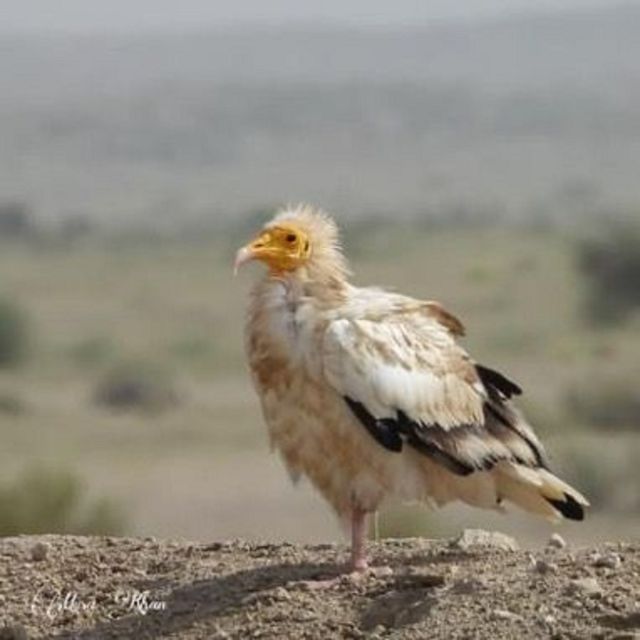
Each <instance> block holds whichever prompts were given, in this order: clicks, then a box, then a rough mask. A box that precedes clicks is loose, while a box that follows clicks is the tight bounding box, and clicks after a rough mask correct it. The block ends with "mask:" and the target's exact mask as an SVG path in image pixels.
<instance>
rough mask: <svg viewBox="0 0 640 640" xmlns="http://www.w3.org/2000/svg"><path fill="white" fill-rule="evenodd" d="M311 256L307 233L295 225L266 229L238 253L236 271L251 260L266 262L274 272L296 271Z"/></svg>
mask: <svg viewBox="0 0 640 640" xmlns="http://www.w3.org/2000/svg"><path fill="white" fill-rule="evenodd" d="M310 256H311V244H310V242H309V238H308V237H307V235H306V234H305V233H304V231H302V230H301V229H299V228H298V227H295V226H294V225H282V226H275V227H269V228H268V229H265V230H264V231H262V232H261V233H260V235H258V237H257V238H255V239H254V240H253V241H251V242H250V243H249V244H248V245H246V246H244V247H242V249H240V251H238V253H237V255H236V261H235V271H236V273H237V271H238V269H239V268H240V267H241V266H242V265H243V264H246V263H247V262H249V261H251V260H260V261H262V262H264V263H265V264H266V265H267V267H268V268H269V270H270V271H271V272H272V273H274V274H282V273H286V272H287V271H295V270H296V269H298V268H299V267H300V266H302V265H303V264H304V263H305V262H306V261H307V260H308V259H309V257H310Z"/></svg>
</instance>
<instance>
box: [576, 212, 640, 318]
mask: <svg viewBox="0 0 640 640" xmlns="http://www.w3.org/2000/svg"><path fill="white" fill-rule="evenodd" d="M578 264H579V266H580V269H581V271H582V272H583V273H584V275H585V277H586V279H587V286H588V290H587V293H588V297H587V311H588V312H589V315H590V317H591V318H592V320H593V321H594V322H597V323H615V322H617V321H620V320H624V319H625V318H626V317H627V316H629V314H630V313H631V312H633V311H635V310H637V309H639V308H640V223H638V222H634V221H618V220H614V221H613V222H610V223H609V224H608V225H607V226H606V227H604V226H601V227H600V228H599V233H598V234H597V235H594V236H592V237H589V238H587V239H584V240H582V242H581V243H579V245H578Z"/></svg>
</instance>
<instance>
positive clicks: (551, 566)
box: [531, 558, 558, 575]
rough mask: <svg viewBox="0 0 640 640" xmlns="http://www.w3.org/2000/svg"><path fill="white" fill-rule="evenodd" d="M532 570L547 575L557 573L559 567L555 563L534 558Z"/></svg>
mask: <svg viewBox="0 0 640 640" xmlns="http://www.w3.org/2000/svg"><path fill="white" fill-rule="evenodd" d="M531 568H532V569H533V570H534V571H535V572H536V573H540V574H541V575H545V574H547V573H557V572H558V565H557V564H555V563H554V562H547V561H546V560H542V559H541V558H532V561H531Z"/></svg>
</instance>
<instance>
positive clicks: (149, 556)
mask: <svg viewBox="0 0 640 640" xmlns="http://www.w3.org/2000/svg"><path fill="white" fill-rule="evenodd" d="M552 542H553V541H552ZM346 553H347V550H346V548H344V547H342V546H336V545H329V544H327V545H315V546H296V545H290V544H260V543H247V542H241V541H236V542H217V543H213V544H196V543H188V542H173V541H161V540H155V539H151V538H145V539H127V538H86V537H73V536H24V537H18V538H5V539H3V540H0V639H2V640H8V639H12V640H17V639H24V638H80V639H83V638H118V639H122V638H135V639H142V638H211V639H215V638H219V639H222V638H319V639H320V638H322V639H323V640H325V639H326V638H364V637H367V638H386V637H393V638H424V637H429V638H474V639H475V638H492V639H495V638H509V639H512V638H559V639H560V638H576V639H577V638H581V639H582V638H617V639H619V640H622V639H631V638H639V637H640V544H638V543H634V544H624V543H618V544H610V545H605V546H602V547H598V548H589V549H572V548H570V547H566V546H563V542H562V540H561V539H556V540H555V543H552V544H550V545H549V546H548V547H547V548H546V549H543V550H540V551H535V552H527V551H520V550H518V549H517V545H516V544H515V543H514V541H513V540H511V539H509V538H508V537H507V536H502V535H493V534H489V533H487V532H466V533H465V535H464V536H462V537H461V538H460V539H458V540H457V541H447V540H444V541H433V540H422V539H411V540H386V541H384V542H381V543H377V544H372V545H371V553H372V556H373V558H374V565H375V567H376V571H375V572H374V573H370V574H367V575H363V576H361V577H359V578H358V579H351V578H348V577H343V578H339V579H337V580H335V581H333V582H331V583H330V584H326V583H324V582H321V581H323V580H324V581H328V579H331V578H335V577H336V576H338V575H339V572H340V566H339V565H338V564H336V562H339V561H341V560H344V559H345V558H346ZM319 587H322V588H319Z"/></svg>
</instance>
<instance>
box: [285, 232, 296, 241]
mask: <svg viewBox="0 0 640 640" xmlns="http://www.w3.org/2000/svg"><path fill="white" fill-rule="evenodd" d="M296 239H297V236H296V234H295V233H290V234H289V235H288V236H287V242H295V241H296Z"/></svg>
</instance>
